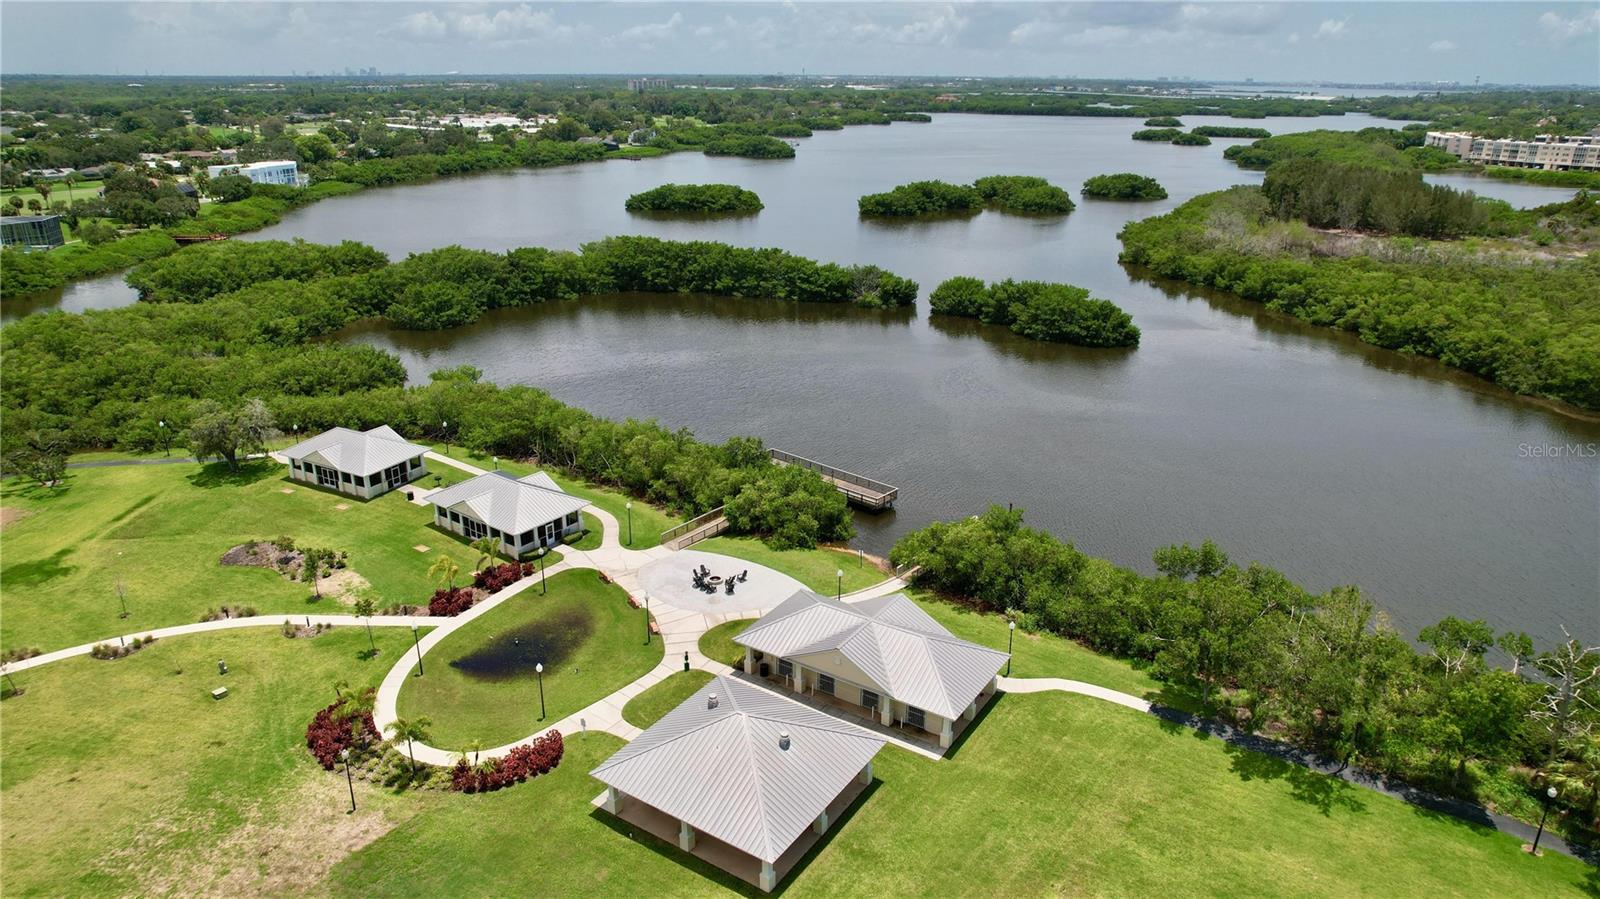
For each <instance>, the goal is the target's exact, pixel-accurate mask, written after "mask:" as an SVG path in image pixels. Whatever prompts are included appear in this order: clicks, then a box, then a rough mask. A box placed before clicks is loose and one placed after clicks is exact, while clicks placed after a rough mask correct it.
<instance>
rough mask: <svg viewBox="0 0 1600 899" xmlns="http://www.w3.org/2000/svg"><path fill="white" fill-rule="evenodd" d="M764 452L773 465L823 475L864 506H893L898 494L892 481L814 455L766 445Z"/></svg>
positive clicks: (873, 508)
mask: <svg viewBox="0 0 1600 899" xmlns="http://www.w3.org/2000/svg"><path fill="white" fill-rule="evenodd" d="M767 454H768V455H770V456H771V457H772V461H773V463H774V464H776V465H798V466H800V467H801V468H809V469H811V470H812V471H814V472H816V473H817V474H820V475H822V479H823V480H825V481H827V482H828V483H830V484H832V485H833V486H835V487H837V488H839V492H840V493H843V494H844V495H845V498H846V499H848V500H849V501H850V502H852V503H854V504H855V505H857V506H860V507H861V508H863V509H870V510H871V511H874V512H878V511H882V510H884V509H890V508H893V507H894V501H895V500H896V499H898V498H899V496H900V488H899V487H896V486H894V485H893V484H885V483H884V482H882V481H875V480H873V479H872V478H869V477H864V476H862V475H858V474H854V473H852V472H848V471H844V470H842V469H838V468H834V467H833V466H832V465H825V464H823V463H821V462H818V461H817V460H815V459H807V458H806V457H804V456H797V455H795V454H794V453H789V452H784V451H783V450H780V449H769V450H767Z"/></svg>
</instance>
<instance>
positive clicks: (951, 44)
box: [0, 0, 1600, 85]
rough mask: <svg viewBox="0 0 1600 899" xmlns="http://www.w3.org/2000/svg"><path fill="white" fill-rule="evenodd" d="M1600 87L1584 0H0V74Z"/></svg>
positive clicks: (1599, 43)
mask: <svg viewBox="0 0 1600 899" xmlns="http://www.w3.org/2000/svg"><path fill="white" fill-rule="evenodd" d="M368 66H374V67H376V68H377V69H378V70H379V71H381V72H384V73H398V72H404V73H407V74H412V75H417V74H443V73H451V72H459V73H463V74H504V73H575V74H581V73H594V72H603V73H652V74H654V73H674V74H696V73H703V74H791V73H799V72H801V71H802V70H804V71H806V72H808V73H810V74H813V75H825V74H858V75H895V74H904V75H987V76H998V75H1022V76H1057V77H1085V78H1099V77H1105V78H1156V77H1162V76H1166V77H1191V78H1197V79H1202V80H1204V79H1215V80H1243V79H1245V78H1254V79H1256V80H1257V81H1286V80H1294V81H1338V82H1347V83H1380V82H1387V81H1424V82H1427V81H1458V82H1463V83H1469V84H1470V83H1471V82H1472V81H1473V79H1474V78H1481V79H1482V80H1483V81H1484V82H1485V83H1491V82H1494V83H1523V84H1587V85H1594V84H1600V2H1594V0H1590V2H1585V3H1541V2H1537V0H1531V2H1500V3H1447V2H1430V3H1382V2H1366V3H1320V2H1288V3H1243V2H1225V3H1165V2H1122V3H1087V2H1085V3H1049V2H1023V3H966V2H963V3H937V2H880V3H860V2H799V3H795V2H790V3H765V2H721V3H709V2H708V3H683V2H635V3H611V2H569V3H531V2H530V3H521V2H511V3H505V2H502V3H449V2H436V0H407V2H370V3H340V2H310V3H305V2H265V3H263V2H231V0H229V2H223V0H210V2H152V0H140V2H120V3H103V2H75V0H52V2H38V0H5V2H4V4H3V5H0V72H4V73H6V74H17V73H57V74H108V75H113V74H114V75H144V74H149V75H162V74H165V75H290V74H307V73H311V74H328V73H329V72H330V71H336V72H340V73H342V72H343V71H344V70H345V69H346V68H355V69H363V68H366V67H368Z"/></svg>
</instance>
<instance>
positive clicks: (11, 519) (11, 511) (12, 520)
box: [0, 506, 33, 531]
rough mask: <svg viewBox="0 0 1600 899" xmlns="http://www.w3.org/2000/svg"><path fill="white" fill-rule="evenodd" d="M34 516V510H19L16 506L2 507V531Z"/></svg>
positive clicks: (0, 523)
mask: <svg viewBox="0 0 1600 899" xmlns="http://www.w3.org/2000/svg"><path fill="white" fill-rule="evenodd" d="M32 514H33V510H32V509H19V508H17V507H16V506H4V507H0V531H3V530H5V529H6V528H8V527H10V526H11V525H13V524H16V523H17V522H19V521H21V520H22V519H24V518H27V517H28V516H29V515H32Z"/></svg>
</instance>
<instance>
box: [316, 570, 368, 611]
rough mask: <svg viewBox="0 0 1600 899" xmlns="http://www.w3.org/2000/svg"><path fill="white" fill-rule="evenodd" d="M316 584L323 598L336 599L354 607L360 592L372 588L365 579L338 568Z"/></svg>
mask: <svg viewBox="0 0 1600 899" xmlns="http://www.w3.org/2000/svg"><path fill="white" fill-rule="evenodd" d="M317 583H318V584H320V585H321V588H320V589H321V590H322V595H323V596H328V597H332V598H334V599H337V600H338V601H340V602H342V603H344V604H345V605H355V602H356V597H357V596H358V595H360V593H361V591H363V590H365V589H367V588H368V587H371V586H372V584H370V583H368V582H367V579H366V578H364V577H362V576H361V575H359V574H356V573H355V572H354V571H352V570H350V569H348V568H340V569H338V570H336V571H334V573H333V574H330V575H328V576H327V577H325V578H322V579H321V580H319V581H317Z"/></svg>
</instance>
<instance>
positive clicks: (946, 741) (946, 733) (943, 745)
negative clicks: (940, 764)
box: [939, 718, 956, 749]
mask: <svg viewBox="0 0 1600 899" xmlns="http://www.w3.org/2000/svg"><path fill="white" fill-rule="evenodd" d="M955 739H956V735H955V729H954V728H952V727H951V726H950V719H949V718H946V719H944V722H943V723H942V724H940V725H939V748H940V749H949V748H950V744H951V743H954V742H955Z"/></svg>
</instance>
